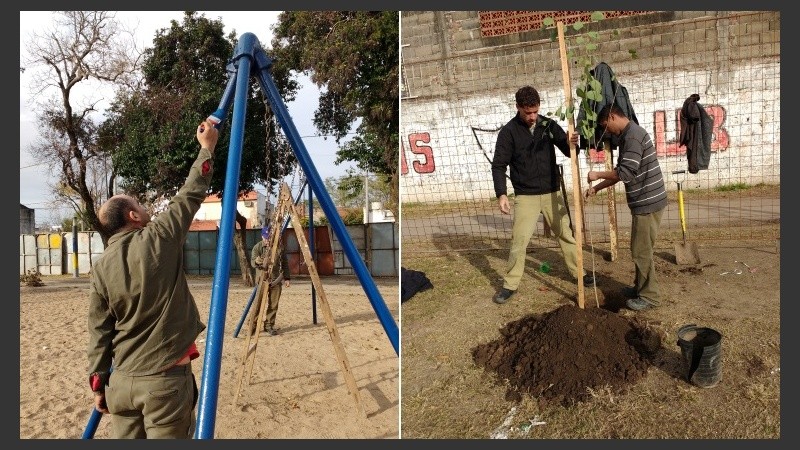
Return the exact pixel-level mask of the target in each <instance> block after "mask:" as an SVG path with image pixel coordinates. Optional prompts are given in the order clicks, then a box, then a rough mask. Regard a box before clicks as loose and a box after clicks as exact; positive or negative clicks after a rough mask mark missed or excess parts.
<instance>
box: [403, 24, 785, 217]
mask: <svg viewBox="0 0 800 450" xmlns="http://www.w3.org/2000/svg"><path fill="white" fill-rule="evenodd" d="M401 22H402V24H401V44H403V45H404V47H403V66H404V67H403V69H404V74H405V77H406V79H405V80H404V81H405V83H406V84H407V86H408V91H407V92H406V95H407V96H408V97H409V98H405V99H403V100H402V113H403V119H402V124H401V143H402V149H401V152H402V154H401V183H402V186H403V202H404V203H414V202H433V201H442V202H448V201H450V202H452V201H461V200H475V199H478V200H484V199H486V200H488V199H493V198H494V191H493V188H492V181H491V171H490V166H489V162H488V159H491V157H492V155H493V151H494V142H495V139H496V132H494V131H492V130H496V129H497V128H499V127H500V126H501V125H503V124H505V123H506V122H507V121H508V120H509V119H510V118H512V117H513V116H514V114H515V113H516V110H515V105H514V92H515V91H516V90H517V89H518V88H519V87H520V86H523V85H526V84H531V85H533V86H534V87H536V88H537V90H539V92H540V95H541V98H542V105H541V109H540V112H541V113H543V114H545V115H551V114H550V113H553V112H555V111H556V110H557V109H558V108H559V107H560V106H563V105H564V104H565V95H564V91H563V79H562V74H561V60H560V54H559V50H558V41H557V40H555V41H553V40H551V37H550V35H551V34H552V32H551V31H547V30H545V31H530V32H525V33H516V34H511V35H506V36H496V37H490V38H483V37H481V35H480V23H479V19H478V12H477V11H436V12H430V11H428V12H418V11H406V12H403V13H401ZM567 28H568V31H567V32H566V33H565V34H566V36H567V38H566V41H567V44H568V49H569V50H571V51H572V52H574V53H580V52H581V51H582V48H581V46H579V45H577V44H575V42H576V40H577V36H578V34H577V32H575V31H574V30H570V29H569V27H567ZM615 30H616V31H615ZM588 31H596V32H597V33H598V39H597V42H598V43H599V48H598V50H597V51H595V52H594V53H593V54H592V55H591V56H592V58H593V61H596V62H600V61H603V62H606V63H608V64H609V66H610V67H611V68H612V70H613V71H614V72H615V74H616V76H617V79H618V80H619V81H620V82H621V83H622V85H623V86H625V87H626V88H627V90H628V93H629V96H630V99H631V103H632V104H633V107H634V111H635V113H636V116H637V118H638V120H639V123H640V125H642V126H643V127H645V129H647V130H648V131H649V132H650V134H651V137H652V138H653V139H654V141H655V142H656V146H657V149H658V151H659V158H660V161H661V163H662V167H663V169H664V170H665V172H671V171H673V170H680V169H684V168H686V167H687V164H688V163H687V160H686V154H685V147H681V146H679V145H678V144H677V140H678V136H679V125H678V123H677V111H678V110H679V109H680V108H681V106H682V105H683V102H684V100H685V99H686V98H687V97H688V96H689V95H691V94H693V93H698V94H700V103H701V104H702V105H704V107H705V108H706V111H707V112H709V114H710V115H712V116H713V117H714V119H715V129H714V142H713V143H712V157H711V165H710V167H709V170H705V171H701V172H700V173H698V174H696V175H692V176H691V177H692V178H691V183H690V186H686V187H688V188H709V187H715V186H719V185H723V184H732V183H749V184H758V183H768V184H779V183H780V12H777V11H761V12H758V11H756V12H747V11H665V12H658V13H654V14H648V15H645V16H635V17H629V18H619V19H606V20H604V21H601V22H597V23H593V24H588V25H587V26H586V27H584V29H583V30H581V32H582V33H586V32H588ZM632 51H633V53H635V56H636V57H635V58H634V57H633V56H632ZM578 69H579V68H577V66H576V65H575V64H572V66H571V70H570V82H571V86H572V90H573V95H574V90H575V89H576V88H577V87H579V86H580V85H581V82H580V70H578ZM573 99H574V101H575V102H576V105H575V106H576V107H577V106H578V104H577V101H579V100H580V99H579V98H577V96H574V97H573ZM560 123H561V125H562V126H563V127H564V128H565V129H566V128H567V124H566V122H564V121H560ZM473 128H475V129H478V130H489V131H478V130H473ZM600 161H601V160H596V159H590V158H589V156H588V155H587V154H585V153H583V154H582V156H581V158H580V159H579V167H580V172H581V173H585V171H586V170H588V169H589V168H590V167H595V166H596V164H599V163H600ZM560 162H561V163H562V165H563V167H564V172H565V182H566V184H567V187H568V189H571V186H572V185H573V180H572V175H571V167H570V160H569V158H566V157H561V160H560ZM509 184H510V183H509ZM669 185H670V186H672V187H674V185H675V183H669Z"/></svg>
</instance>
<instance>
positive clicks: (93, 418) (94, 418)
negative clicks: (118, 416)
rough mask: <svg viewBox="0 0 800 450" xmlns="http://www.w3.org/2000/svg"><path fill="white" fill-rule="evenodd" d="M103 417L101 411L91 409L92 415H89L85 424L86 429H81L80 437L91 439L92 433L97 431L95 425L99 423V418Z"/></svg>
mask: <svg viewBox="0 0 800 450" xmlns="http://www.w3.org/2000/svg"><path fill="white" fill-rule="evenodd" d="M102 418H103V413H101V412H100V411H98V410H96V409H92V415H90V416H89V423H87V424H86V429H85V430H83V436H81V439H93V438H94V433H95V432H96V431H97V426H98V425H100V419H102Z"/></svg>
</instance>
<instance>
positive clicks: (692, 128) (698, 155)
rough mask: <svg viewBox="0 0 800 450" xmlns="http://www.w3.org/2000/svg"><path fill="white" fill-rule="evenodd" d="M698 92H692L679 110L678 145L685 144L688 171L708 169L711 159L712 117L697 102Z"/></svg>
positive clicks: (698, 98)
mask: <svg viewBox="0 0 800 450" xmlns="http://www.w3.org/2000/svg"><path fill="white" fill-rule="evenodd" d="M698 100H700V95H699V94H692V95H690V96H689V98H687V99H686V100H685V101H684V102H683V108H681V112H680V121H681V136H680V141H679V143H680V145H685V146H686V159H687V160H688V163H689V173H697V172H699V171H700V170H702V169H708V162H709V160H710V159H711V131H712V128H713V127H714V119H712V118H711V116H709V115H708V113H707V112H706V110H705V108H703V105H701V104H700V103H698Z"/></svg>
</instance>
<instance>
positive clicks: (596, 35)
mask: <svg viewBox="0 0 800 450" xmlns="http://www.w3.org/2000/svg"><path fill="white" fill-rule="evenodd" d="M587 34H588V35H589V37H590V38H592V39H597V38H599V37H600V34H599V33H597V31H590V32H589V33H587Z"/></svg>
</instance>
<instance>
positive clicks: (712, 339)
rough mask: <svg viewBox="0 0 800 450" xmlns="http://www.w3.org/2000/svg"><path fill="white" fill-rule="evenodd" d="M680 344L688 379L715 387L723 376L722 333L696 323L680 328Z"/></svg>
mask: <svg viewBox="0 0 800 450" xmlns="http://www.w3.org/2000/svg"><path fill="white" fill-rule="evenodd" d="M678 346H679V347H680V348H681V355H682V356H683V360H684V362H685V367H686V381H689V382H690V383H692V384H694V385H695V386H698V387H702V388H710V387H714V386H716V385H717V383H719V381H720V378H721V377H722V334H720V333H719V332H718V331H716V330H713V329H711V328H705V327H698V326H697V325H695V324H690V325H684V326H682V327H681V328H679V329H678Z"/></svg>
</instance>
